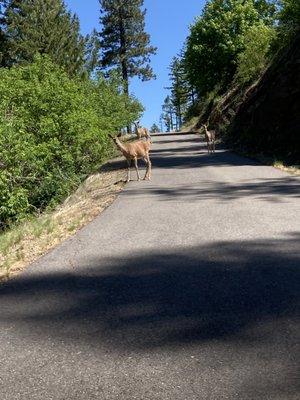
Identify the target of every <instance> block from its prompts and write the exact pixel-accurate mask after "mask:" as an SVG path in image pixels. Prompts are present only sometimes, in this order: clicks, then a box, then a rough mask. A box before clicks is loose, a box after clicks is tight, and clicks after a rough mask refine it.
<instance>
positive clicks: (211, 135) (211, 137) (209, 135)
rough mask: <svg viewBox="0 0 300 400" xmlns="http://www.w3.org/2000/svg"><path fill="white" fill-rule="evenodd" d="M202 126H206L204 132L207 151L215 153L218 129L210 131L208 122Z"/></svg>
mask: <svg viewBox="0 0 300 400" xmlns="http://www.w3.org/2000/svg"><path fill="white" fill-rule="evenodd" d="M202 127H203V128H204V134H205V140H206V143H207V152H208V154H212V153H215V151H216V150H215V148H216V146H215V140H216V131H215V130H213V131H209V130H208V129H207V128H208V125H207V124H202Z"/></svg>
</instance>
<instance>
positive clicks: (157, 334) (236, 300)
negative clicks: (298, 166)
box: [0, 135, 300, 400]
mask: <svg viewBox="0 0 300 400" xmlns="http://www.w3.org/2000/svg"><path fill="white" fill-rule="evenodd" d="M152 159H153V181H152V182H151V183H149V182H140V183H138V182H132V183H130V184H129V185H128V186H127V187H126V190H124V192H123V193H122V194H121V195H120V196H119V197H118V199H117V200H116V202H115V203H114V204H113V205H112V206H111V207H110V208H109V209H108V210H106V211H105V212H104V213H103V214H102V215H101V216H100V217H98V218H97V219H96V220H95V221H94V222H92V223H91V224H90V225H89V226H87V227H86V228H85V229H83V230H82V231H81V232H80V233H79V234H78V235H77V236H75V237H74V238H72V239H71V240H68V241H67V242H65V243H64V244H63V245H61V246H60V247H58V248H57V249H56V250H55V251H53V252H51V253H50V254H48V255H47V256H46V257H44V258H42V259H41V260H40V261H39V262H37V263H36V264H34V265H32V266H31V268H29V270H28V271H27V272H26V273H24V274H23V275H22V276H20V277H18V278H17V279H14V280H12V281H11V282H9V283H8V284H6V285H5V286H3V287H2V288H0V398H1V400H19V399H22V400H24V399H26V400H33V399H37V400H50V399H51V400H53V399H54V400H90V399H91V400H92V399H97V400H99V399H100V400H102V399H103V400H104V399H105V400H115V399H122V400H133V399H138V400H144V399H145V400H146V399H149V400H150V399H151V400H154V399H155V400H194V399H195V400H199V399H205V400H213V399H216V400H220V399H239V400H246V399H249V400H254V399H255V400H260V399H274V400H275V399H276V400H290V399H299V396H300V390H299V389H300V388H299V385H297V378H298V372H299V369H298V367H299V364H298V363H299V324H298V325H297V312H298V316H299V275H300V273H299V267H300V254H299V249H300V246H299V244H300V240H299V239H300V180H299V178H295V177H292V176H289V175H287V174H286V173H283V172H280V171H278V170H275V169H273V168H271V167H265V166H260V165H257V164H256V163H254V162H252V161H249V160H247V159H245V158H241V157H239V156H236V155H234V154H232V153H230V152H225V151H221V150H220V151H218V152H217V153H216V154H215V155H214V156H208V155H207V154H206V152H205V150H204V147H203V144H202V143H201V142H200V141H199V139H198V138H197V137H196V136H193V135H187V136H180V135H176V136H163V137H159V138H155V144H154V147H153V153H152ZM298 322H299V319H298ZM297 342H298V346H297Z"/></svg>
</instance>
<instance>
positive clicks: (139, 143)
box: [108, 134, 152, 183]
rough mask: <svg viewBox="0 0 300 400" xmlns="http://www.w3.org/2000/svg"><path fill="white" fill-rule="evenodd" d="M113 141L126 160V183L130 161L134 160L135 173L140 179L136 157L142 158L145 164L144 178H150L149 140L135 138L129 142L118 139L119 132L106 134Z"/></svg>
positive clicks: (128, 180)
mask: <svg viewBox="0 0 300 400" xmlns="http://www.w3.org/2000/svg"><path fill="white" fill-rule="evenodd" d="M108 136H109V137H110V138H111V139H112V140H113V141H114V143H115V145H116V146H117V148H118V149H119V150H120V151H121V152H122V154H123V156H124V157H125V158H126V161H127V165H128V168H127V181H126V182H127V183H128V182H130V168H131V162H132V160H133V161H134V166H135V170H136V174H137V180H138V181H140V180H141V178H140V174H139V169H138V159H141V158H142V159H143V160H144V161H145V163H146V165H147V169H146V174H145V177H144V180H149V181H150V180H151V168H152V164H151V160H150V156H149V152H150V148H151V141H150V140H149V139H147V140H146V141H144V140H136V141H135V142H131V143H124V142H122V141H121V140H120V136H121V134H119V135H118V136H112V135H108Z"/></svg>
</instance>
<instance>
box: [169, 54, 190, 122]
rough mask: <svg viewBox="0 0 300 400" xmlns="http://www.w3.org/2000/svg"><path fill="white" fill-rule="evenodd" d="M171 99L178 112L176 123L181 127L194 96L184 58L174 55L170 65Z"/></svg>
mask: <svg viewBox="0 0 300 400" xmlns="http://www.w3.org/2000/svg"><path fill="white" fill-rule="evenodd" d="M170 71H171V72H170V74H169V77H170V82H171V87H170V88H169V89H170V90H171V101H172V104H173V106H174V109H175V112H176V125H177V128H178V129H179V128H180V127H181V125H182V122H183V118H184V115H185V113H186V111H187V109H188V107H189V105H190V99H191V98H193V90H192V87H191V85H190V84H189V82H188V80H187V76H186V72H185V69H184V62H183V59H182V58H180V57H174V58H173V60H172V63H171V65H170Z"/></svg>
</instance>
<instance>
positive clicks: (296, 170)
mask: <svg viewBox="0 0 300 400" xmlns="http://www.w3.org/2000/svg"><path fill="white" fill-rule="evenodd" d="M273 167H275V168H278V169H280V170H281V171H285V172H289V173H290V174H293V175H300V165H293V166H287V165H284V163H283V162H282V161H275V162H273Z"/></svg>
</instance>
